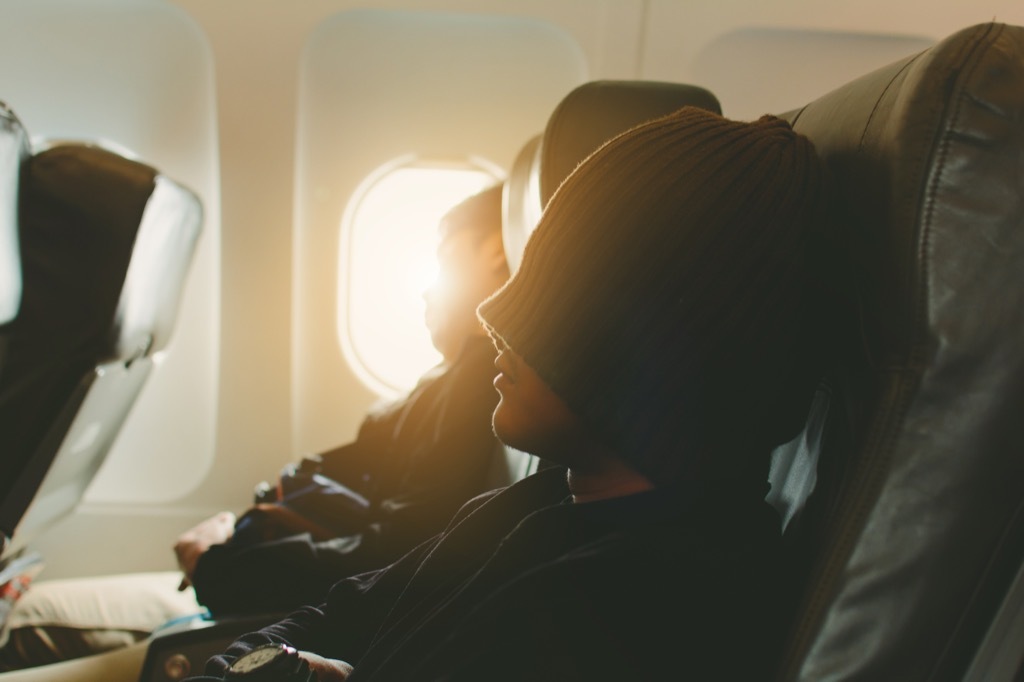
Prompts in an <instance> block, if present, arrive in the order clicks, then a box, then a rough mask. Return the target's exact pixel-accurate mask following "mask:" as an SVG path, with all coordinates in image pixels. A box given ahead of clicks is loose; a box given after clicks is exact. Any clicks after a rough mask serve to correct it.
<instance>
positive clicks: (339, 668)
mask: <svg viewBox="0 0 1024 682" xmlns="http://www.w3.org/2000/svg"><path fill="white" fill-rule="evenodd" d="M299 658H301V659H303V660H305V661H306V663H309V669H310V670H312V671H313V672H314V673H316V679H317V682H345V680H347V679H348V676H349V675H350V674H351V673H352V666H350V665H349V664H348V663H346V662H345V661H339V660H338V659H336V658H324V657H323V656H320V655H318V654H314V653H312V652H309V651H300V652H299Z"/></svg>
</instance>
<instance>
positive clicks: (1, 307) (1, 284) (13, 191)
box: [0, 102, 29, 326]
mask: <svg viewBox="0 0 1024 682" xmlns="http://www.w3.org/2000/svg"><path fill="white" fill-rule="evenodd" d="M28 155H29V146H28V135H27V134H26V133H25V129H24V127H23V126H22V125H21V121H19V120H18V117H17V116H16V115H15V114H14V111H12V110H11V109H10V107H8V106H7V105H6V104H4V103H3V102H0V326H2V325H4V324H6V323H8V322H10V321H11V320H13V319H14V318H15V316H16V315H17V314H18V308H19V307H20V306H21V291H22V281H21V277H22V275H21V253H20V249H19V246H18V187H19V178H20V175H21V166H22V163H23V162H24V161H25V159H26V158H28Z"/></svg>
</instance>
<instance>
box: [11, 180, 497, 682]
mask: <svg viewBox="0 0 1024 682" xmlns="http://www.w3.org/2000/svg"><path fill="white" fill-rule="evenodd" d="M502 191H503V183H498V184H496V185H493V186H491V187H489V188H487V189H485V190H483V191H482V192H480V193H478V194H475V195H473V196H471V197H469V198H467V199H466V200H464V201H462V202H460V203H459V204H458V205H456V206H455V207H454V208H452V209H450V210H449V211H448V212H447V213H446V214H445V215H444V216H443V217H442V219H441V221H440V223H439V243H438V249H437V258H438V266H439V267H438V270H439V277H438V280H437V282H436V283H435V284H434V285H433V286H432V288H431V289H429V290H428V291H427V292H426V293H425V295H424V299H425V303H426V306H425V323H426V326H427V329H428V330H429V332H430V335H431V340H432V342H433V344H434V346H435V347H436V348H437V350H438V351H439V352H440V353H441V355H442V357H443V359H442V361H441V363H440V364H439V365H437V366H436V367H434V368H432V369H431V370H429V371H428V372H427V373H425V374H424V375H423V376H422V377H421V378H420V380H419V382H418V383H417V385H416V386H415V387H414V388H413V389H412V391H410V392H409V393H408V394H407V395H405V396H403V397H401V398H400V399H398V400H395V401H392V402H388V403H385V404H381V405H379V406H377V407H375V408H374V409H372V410H371V411H370V413H369V414H368V415H367V416H366V418H365V419H364V420H363V422H362V424H361V426H360V429H359V433H358V436H357V438H356V439H355V440H354V441H353V442H351V443H348V444H345V445H343V446H341V447H339V448H335V449H333V450H330V451H327V452H324V453H322V454H321V455H318V456H314V457H310V458H307V459H304V460H302V462H301V463H300V465H299V466H298V467H297V471H296V472H294V475H290V472H289V473H286V475H285V479H284V480H289V481H296V482H297V483H298V484H299V485H306V484H308V482H309V481H310V479H311V476H310V474H312V473H316V474H319V475H322V476H326V477H328V478H329V479H331V481H333V482H339V483H341V484H343V486H344V487H342V486H338V485H334V484H333V483H332V484H331V485H330V487H329V490H330V492H331V494H332V496H333V497H334V498H337V497H339V495H340V493H341V492H342V491H344V490H346V489H348V490H350V491H353V492H354V493H356V495H355V497H356V498H361V499H362V500H364V501H365V502H366V504H367V506H368V508H367V509H366V510H365V511H364V512H362V513H359V514H352V513H346V514H342V513H341V512H343V511H344V509H339V508H337V507H334V506H332V507H331V508H325V509H324V510H322V513H321V514H319V515H317V516H316V517H314V518H313V519H308V520H309V521H313V523H308V525H307V524H303V525H300V526H292V525H290V524H289V523H288V522H287V520H286V522H285V523H280V522H279V521H278V519H279V517H278V516H277V515H276V514H275V512H277V511H279V510H281V507H279V506H276V505H260V506H259V507H257V508H254V509H250V510H248V511H247V513H246V514H244V515H242V516H241V518H239V519H237V520H236V518H235V515H234V514H233V513H230V512H222V513H220V514H217V515H215V516H213V517H211V518H210V519H207V520H206V521H204V522H202V523H200V524H199V525H198V526H196V527H195V528H192V529H190V530H189V531H187V532H185V533H184V534H182V535H181V537H179V539H178V541H177V544H176V545H175V552H176V554H177V556H178V560H179V565H180V566H181V568H182V570H183V572H184V573H185V576H186V579H185V584H187V583H189V582H191V584H192V588H188V589H185V590H184V591H181V592H179V591H178V585H179V581H180V579H181V576H180V574H179V575H175V574H173V573H166V574H165V573H160V574H137V575H128V576H117V577H116V578H114V579H106V578H103V579H91V578H86V579H74V580H61V581H47V582H43V583H36V584H35V585H33V586H32V587H31V588H30V589H29V590H28V592H27V593H26V594H25V595H24V596H23V597H22V598H21V599H20V600H19V601H18V602H17V603H16V604H15V608H14V611H13V612H12V613H11V614H10V617H9V618H8V621H7V622H8V625H9V626H10V627H9V636H8V638H7V639H8V642H7V645H6V646H4V647H3V648H0V670H4V669H16V668H24V667H33V666H37V665H42V664H45V663H52V662H55V661H57V660H63V659H68V658H77V657H80V656H84V655H87V654H90V653H96V652H97V651H102V650H108V649H112V648H117V647H121V646H126V645H128V644H131V643H132V642H134V641H136V640H138V639H141V638H143V637H145V636H146V635H147V634H148V632H149V631H150V630H152V629H153V628H154V627H157V626H159V625H162V624H163V623H165V622H167V621H168V620H170V619H172V618H179V617H185V616H187V615H194V614H198V613H200V612H201V611H202V610H203V609H202V608H201V606H202V607H206V608H207V609H209V610H210V611H211V612H212V613H213V614H214V615H215V616H224V615H234V614H240V613H275V612H285V611H287V610H290V609H292V608H296V607H298V606H301V605H303V604H305V603H307V602H316V601H318V600H320V599H322V598H323V596H324V595H325V594H326V593H327V591H328V589H329V588H330V586H331V585H332V584H334V583H335V582H336V581H337V580H338V579H339V578H341V577H343V576H346V575H352V574H354V573H358V572H361V571H364V570H367V569H370V568H376V567H379V566H384V565H386V564H388V563H389V562H391V561H393V560H395V559H396V558H398V557H400V556H401V555H402V554H404V553H405V552H407V551H408V550H409V549H411V548H412V547H414V546H415V545H416V544H418V543H419V542H421V541H423V540H424V539H426V538H428V537H430V536H431V535H433V534H435V533H437V532H439V531H440V530H442V529H443V528H444V526H445V524H446V523H447V522H448V520H449V518H450V517H451V515H452V514H453V513H455V511H456V510H457V509H458V508H459V507H460V506H461V505H462V504H463V503H464V502H466V501H467V500H468V499H470V498H472V497H473V496H474V495H477V494H479V493H481V492H483V491H485V490H486V489H487V488H488V487H489V483H488V481H489V480H490V471H491V469H492V467H493V466H494V465H495V462H496V460H497V459H498V458H499V457H500V451H499V443H498V442H497V440H496V438H495V436H494V433H493V431H492V429H491V414H492V412H493V411H494V407H495V405H496V404H497V402H498V396H497V394H496V393H495V392H494V387H493V385H492V381H493V378H494V359H495V355H496V353H495V348H494V345H493V343H492V342H491V341H490V339H489V338H488V336H487V334H486V332H485V331H484V329H483V327H482V326H481V324H480V321H479V320H478V319H477V317H476V307H477V305H479V303H480V302H481V301H482V300H484V299H485V298H486V297H487V296H488V295H490V294H491V293H493V292H494V291H495V290H496V289H497V288H498V287H500V286H501V285H502V284H503V283H504V282H505V281H506V280H507V279H508V275H509V272H508V266H507V264H506V262H505V254H504V248H503V244H502V235H501V225H502ZM292 487H296V486H295V485H292ZM314 524H316V525H319V526H321V528H319V529H313V530H312V532H304V531H308V530H310V528H311V527H312V526H313V525H314ZM197 602H198V603H197ZM200 605H201V606H200Z"/></svg>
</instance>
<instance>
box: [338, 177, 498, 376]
mask: <svg viewBox="0 0 1024 682" xmlns="http://www.w3.org/2000/svg"><path fill="white" fill-rule="evenodd" d="M495 180H496V179H495V176H494V175H493V174H492V173H489V172H487V171H485V170H481V169H479V168H473V167H459V168H451V167H429V166H424V165H416V166H403V167H399V168H397V169H395V170H392V171H390V172H389V173H386V174H385V175H383V176H382V177H380V178H379V179H378V180H377V181H376V182H374V183H372V184H371V185H370V186H369V187H368V188H367V189H366V191H365V192H364V193H362V194H361V195H360V196H358V197H357V198H356V201H357V202H358V203H357V204H356V205H355V207H354V210H352V211H351V213H350V214H349V217H348V218H349V219H348V220H347V221H343V225H342V230H343V233H342V234H343V239H342V246H341V249H342V253H341V265H342V269H341V275H340V284H341V287H342V290H341V292H340V296H339V300H340V301H341V302H342V310H341V313H342V314H341V315H339V334H340V336H341V338H342V348H343V349H344V350H345V354H346V357H347V358H348V360H349V362H350V363H351V364H352V365H353V367H355V369H356V371H357V372H358V374H359V376H360V377H361V378H362V379H363V380H364V381H365V382H366V383H367V384H368V385H369V386H370V387H371V388H373V389H374V390H375V391H377V392H378V393H380V394H381V395H391V396H393V395H397V394H400V393H403V392H405V391H408V390H409V389H410V388H412V387H413V386H414V385H415V383H416V380H417V379H418V378H419V377H420V375H421V374H423V372H425V371H426V370H427V369H429V368H430V367H432V366H434V365H435V364H437V363H438V362H440V360H441V355H440V353H438V352H437V351H436V350H435V349H434V347H433V345H432V344H431V342H430V335H429V333H428V332H427V329H426V326H425V325H424V321H423V313H424V303H423V292H424V291H425V290H426V289H427V287H428V286H429V285H430V283H431V282H433V280H434V278H435V277H436V276H437V260H436V253H435V252H436V248H437V224H438V221H439V220H440V219H441V216H443V215H444V213H445V212H446V211H447V210H448V209H449V208H451V207H452V206H454V205H455V204H457V203H458V202H459V201H461V200H462V199H464V198H465V197H468V196H470V195H472V194H474V193H475V192H477V191H479V190H481V189H483V188H485V187H487V186H488V185H490V184H491V183H493V182H495ZM346 222H347V224H345V223H346Z"/></svg>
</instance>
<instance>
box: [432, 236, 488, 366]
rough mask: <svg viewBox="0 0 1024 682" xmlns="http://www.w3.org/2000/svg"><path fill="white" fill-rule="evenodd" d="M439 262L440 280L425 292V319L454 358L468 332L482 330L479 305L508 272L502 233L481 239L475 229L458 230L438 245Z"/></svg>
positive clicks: (439, 347) (442, 350) (441, 347)
mask: <svg viewBox="0 0 1024 682" xmlns="http://www.w3.org/2000/svg"><path fill="white" fill-rule="evenodd" d="M478 242H479V243H478ZM437 264H438V273H439V274H438V278H437V281H435V282H434V284H433V285H432V286H431V287H430V288H429V289H428V290H427V291H426V292H424V294H423V299H424V301H425V302H426V309H425V313H424V317H425V320H424V321H425V322H426V325H427V329H428V330H429V331H430V338H431V341H432V342H433V344H434V347H435V348H437V350H438V351H439V352H440V353H441V354H442V355H444V356H445V358H446V359H448V360H454V356H455V355H457V354H458V351H459V349H460V348H461V347H462V343H463V342H464V341H465V338H466V336H468V335H469V334H474V333H482V329H481V327H480V323H479V321H478V320H477V317H476V307H477V306H478V305H479V304H480V303H481V302H482V301H483V300H484V299H485V298H487V297H488V296H490V295H491V294H492V293H493V292H494V291H496V290H497V289H498V288H499V287H500V286H501V285H502V284H504V283H505V279H506V278H507V276H508V271H507V268H506V266H505V254H504V249H503V246H502V244H501V235H500V234H495V235H491V236H488V237H485V238H484V239H483V241H479V237H477V236H476V235H475V234H473V233H472V231H471V230H462V231H457V232H455V233H453V234H451V235H449V236H448V237H447V238H446V239H444V240H443V241H442V242H441V244H440V245H439V246H438V247H437Z"/></svg>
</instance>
